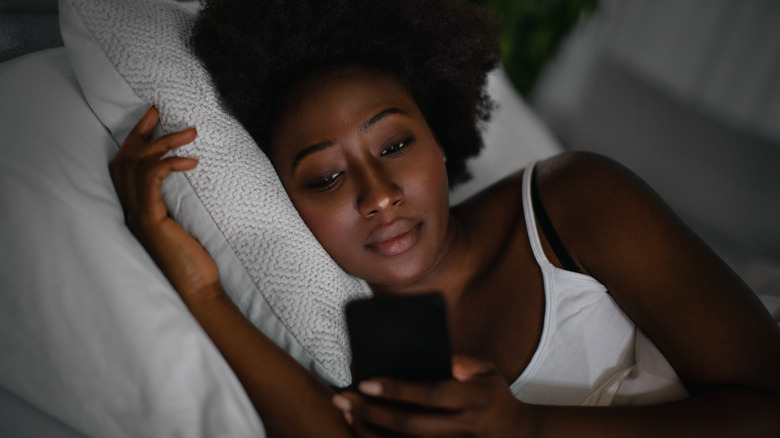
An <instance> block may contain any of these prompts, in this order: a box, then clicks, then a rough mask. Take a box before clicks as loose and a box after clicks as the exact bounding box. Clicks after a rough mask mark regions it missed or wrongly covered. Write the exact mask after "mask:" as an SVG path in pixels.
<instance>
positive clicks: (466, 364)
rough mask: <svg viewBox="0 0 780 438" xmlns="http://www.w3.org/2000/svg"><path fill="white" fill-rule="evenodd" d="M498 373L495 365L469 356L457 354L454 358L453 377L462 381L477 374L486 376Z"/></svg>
mask: <svg viewBox="0 0 780 438" xmlns="http://www.w3.org/2000/svg"><path fill="white" fill-rule="evenodd" d="M496 373H498V369H496V367H495V365H493V364H492V363H490V362H485V361H482V360H479V359H475V358H473V357H469V356H455V357H453V358H452V377H454V378H455V379H456V380H458V381H460V382H465V381H467V380H469V379H471V378H473V377H475V376H480V375H482V376H484V375H490V374H496Z"/></svg>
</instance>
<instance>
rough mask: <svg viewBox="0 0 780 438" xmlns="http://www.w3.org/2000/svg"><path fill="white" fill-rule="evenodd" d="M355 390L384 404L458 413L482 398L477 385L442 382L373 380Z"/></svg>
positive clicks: (365, 382) (480, 388) (480, 387)
mask: <svg viewBox="0 0 780 438" xmlns="http://www.w3.org/2000/svg"><path fill="white" fill-rule="evenodd" d="M358 390H359V391H360V392H361V393H362V394H364V395H366V396H369V397H375V398H379V399H382V400H384V401H386V402H395V403H405V404H410V405H416V406H420V407H424V408H428V409H439V410H461V409H465V408H466V407H468V406H470V405H472V404H473V402H474V401H475V400H481V399H482V398H483V394H482V392H484V391H483V388H482V386H481V385H477V384H469V383H462V382H458V381H457V380H452V379H451V380H444V381H439V382H416V381H403V380H397V379H389V378H374V379H371V380H367V381H363V382H360V384H359V385H358Z"/></svg>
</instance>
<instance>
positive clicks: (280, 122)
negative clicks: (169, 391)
mask: <svg viewBox="0 0 780 438" xmlns="http://www.w3.org/2000/svg"><path fill="white" fill-rule="evenodd" d="M156 122H157V114H156V111H155V110H153V109H152V110H150V111H149V112H148V113H147V115H146V116H145V117H144V118H143V119H142V120H141V121H140V122H139V125H138V126H137V127H136V129H135V130H134V131H133V133H132V134H131V135H130V136H129V137H128V139H127V141H126V142H125V143H124V144H123V146H122V148H120V151H119V152H118V154H117V157H116V158H115V159H114V160H113V161H112V164H111V172H112V177H113V178H114V184H115V186H116V187H117V192H118V194H119V196H120V199H121V200H122V204H123V206H124V208H125V213H126V218H127V223H128V226H129V227H130V229H131V231H133V233H134V234H135V235H136V236H137V237H138V238H139V240H140V241H141V242H142V243H143V244H144V246H145V247H146V249H147V251H149V253H150V254H151V255H152V257H153V258H154V259H155V260H156V261H157V263H158V265H159V266H160V267H161V269H162V270H163V272H164V273H165V274H166V276H167V277H168V278H169V280H170V281H171V283H172V284H173V286H174V288H175V289H176V290H177V292H178V293H179V294H180V296H181V297H182V299H183V301H184V302H185V303H186V304H187V306H188V308H189V309H190V311H191V312H192V313H193V315H194V316H195V318H196V319H197V320H198V321H199V323H200V324H201V325H202V326H203V327H204V330H205V331H206V332H207V333H208V334H209V336H210V337H211V338H212V339H213V340H214V342H215V344H216V345H217V346H218V348H219V349H220V351H221V352H222V354H223V355H224V356H225V358H226V360H227V361H228V363H229V364H230V365H231V367H232V368H233V370H234V371H235V372H236V375H237V376H239V379H241V381H242V383H243V385H244V387H245V389H246V390H247V393H248V394H249V396H250V399H251V400H252V401H253V403H254V404H255V407H256V409H257V411H258V412H259V414H260V415H261V416H262V418H263V421H264V424H265V425H266V427H267V429H268V431H269V433H270V434H271V435H272V436H397V435H393V433H402V434H408V435H411V436H428V435H432V436H485V437H488V436H546V435H550V436H559V435H573V434H576V435H578V436H604V435H608V436H626V435H630V436H643V435H644V436H673V435H681V436H699V435H702V436H734V435H739V434H748V435H751V436H753V435H755V436H762V435H763V436H777V435H778V434H780V420H778V418H777V415H776V413H777V412H778V411H780V396H779V395H778V394H780V373H778V372H777V370H778V369H780V332H779V331H778V329H777V326H776V325H775V323H774V321H773V320H772V319H771V316H770V315H768V313H767V312H766V311H765V310H764V309H763V307H762V306H761V304H760V302H758V300H757V299H756V297H755V296H754V295H753V293H752V292H751V291H750V290H749V289H748V288H747V287H746V286H745V285H744V283H742V281H741V280H740V279H739V278H738V277H737V276H736V275H735V274H734V273H733V272H732V271H730V270H729V268H728V267H727V266H726V265H725V264H724V263H723V262H722V261H721V260H719V259H718V257H717V256H716V255H715V254H714V253H713V252H712V251H711V250H710V249H709V248H707V247H706V246H705V245H704V244H703V243H702V242H701V241H700V240H699V239H698V238H697V237H696V236H695V235H693V234H692V233H691V232H690V231H689V230H688V229H687V228H686V227H685V226H684V224H682V223H681V222H680V221H679V220H678V219H677V218H676V217H675V216H674V215H673V214H672V212H671V211H670V210H669V209H668V207H666V205H665V204H664V203H663V202H662V201H661V200H660V199H659V198H658V197H657V196H656V195H655V194H654V193H653V192H652V190H650V189H649V188H648V187H647V186H646V185H645V184H644V183H643V182H642V181H640V180H639V179H638V178H636V177H635V176H634V175H633V174H631V173H630V172H628V171H627V170H625V169H624V168H622V167H621V166H619V165H618V164H616V163H614V162H612V161H610V160H607V159H605V158H603V157H598V156H594V155H591V154H566V155H561V156H558V157H553V158H551V159H549V160H547V161H545V162H542V163H540V164H539V165H538V166H537V175H536V178H537V183H538V189H539V194H540V198H541V200H542V202H543V204H544V207H545V209H546V210H547V212H548V215H549V217H550V220H551V222H552V223H553V226H554V227H555V229H556V231H557V232H558V234H559V237H560V239H561V240H562V242H563V244H564V245H565V247H566V248H567V250H568V251H569V253H570V255H571V256H572V258H573V259H574V261H575V263H576V264H577V266H578V268H579V269H580V270H581V271H582V272H584V273H587V274H588V275H591V276H593V277H595V278H596V279H598V280H599V281H600V282H602V283H603V284H604V285H605V286H607V288H608V290H609V293H610V294H611V295H612V296H613V298H614V299H615V301H616V302H617V303H618V304H619V305H620V306H621V307H622V309H623V310H624V311H625V312H626V313H627V314H628V315H629V316H630V317H631V318H632V319H633V320H634V321H635V322H636V323H637V324H638V325H639V326H640V327H641V328H642V329H643V330H644V331H645V332H646V333H647V334H648V335H649V336H650V337H651V338H652V339H653V340H654V342H655V343H656V345H657V346H658V347H659V349H660V350H661V351H662V352H663V353H664V354H665V356H666V357H667V358H668V360H669V361H670V363H671V364H672V366H673V367H674V368H675V370H676V371H677V373H678V374H679V375H680V377H681V378H682V380H683V381H684V382H685V384H686V385H687V386H688V389H689V390H690V392H691V393H692V397H690V398H688V399H685V400H681V401H678V402H673V403H666V404H660V405H653V406H643V407H631V408H627V407H622V408H620V407H610V408H585V407H557V406H535V405H529V404H525V403H522V402H520V401H518V400H516V399H515V398H514V397H513V396H512V394H511V393H510V392H509V389H508V382H511V381H513V380H514V379H515V378H516V377H517V376H518V375H519V374H520V373H521V372H522V370H523V369H524V368H525V366H526V365H527V363H528V361H529V360H530V358H531V356H532V355H533V352H534V351H535V349H536V346H537V344H538V341H539V336H540V333H541V324H542V316H543V310H542V309H543V305H544V290H543V283H542V279H541V274H540V271H539V268H538V267H537V265H536V262H535V260H534V259H533V255H532V253H531V249H530V244H529V242H528V238H527V235H526V232H525V223H524V220H523V216H522V205H521V202H520V199H521V183H520V181H521V179H520V178H521V174H520V173H518V174H517V175H513V176H510V177H509V178H507V179H506V180H504V181H502V182H500V183H498V184H497V185H495V186H493V187H491V188H488V189H487V190H486V191H484V192H483V193H481V194H479V195H477V196H476V197H474V198H472V199H471V200H469V201H467V202H466V203H464V204H461V205H460V206H458V207H457V208H454V209H449V208H448V206H447V199H446V185H447V184H446V173H445V172H444V166H443V163H444V156H443V153H442V149H441V148H440V146H439V145H438V143H437V142H436V140H435V137H434V136H433V135H432V134H431V132H430V130H429V129H428V127H427V124H426V123H425V120H424V118H423V117H422V116H421V114H420V112H419V109H417V107H416V105H415V103H414V101H413V100H412V99H411V97H410V96H409V95H408V93H406V92H405V91H404V89H403V88H402V87H400V86H399V85H398V84H397V83H396V82H395V81H394V80H393V79H392V78H391V77H388V76H385V75H382V74H380V73H377V72H371V71H366V70H361V69H357V68H342V69H336V70H332V71H329V72H325V73H323V74H322V75H317V76H316V77H312V78H310V79H307V80H305V81H303V82H302V83H300V84H298V86H297V87H296V88H295V89H294V90H293V92H292V94H291V96H290V99H289V100H288V102H287V104H286V106H285V107H284V108H282V110H281V111H280V113H279V114H278V115H277V118H276V120H275V123H274V129H273V132H272V135H271V139H272V140H271V145H270V146H271V147H270V151H271V152H270V157H271V160H272V162H273V163H274V166H275V167H276V169H277V172H278V173H279V175H280V178H281V180H282V183H283V184H284V186H285V189H286V190H287V191H288V193H289V194H290V197H291V199H292V200H293V203H294V205H295V206H296V208H297V209H298V211H299V213H300V214H301V216H302V217H303V219H304V221H305V222H306V223H307V225H308V226H309V227H310V228H311V229H312V231H313V232H314V234H315V236H316V237H317V238H318V239H319V240H320V241H321V242H322V244H323V246H324V247H325V249H326V250H327V251H328V252H329V253H330V254H331V256H332V257H333V258H334V260H336V261H337V262H338V263H339V264H340V265H341V266H342V267H343V268H345V269H346V270H347V271H349V272H351V273H353V274H356V275H359V276H361V277H363V278H365V279H366V280H367V281H368V282H369V283H370V284H371V285H372V287H373V288H374V289H375V291H376V292H377V293H407V294H408V293H419V292H427V291H431V290H436V291H440V292H441V293H442V294H443V295H444V296H445V299H446V301H447V305H448V308H449V309H448V310H449V314H450V321H451V327H450V330H451V337H452V342H453V350H454V351H455V353H456V354H457V356H456V358H455V359H454V362H453V379H451V380H448V381H444V382H435V383H411V382H403V381H397V380H392V379H385V378H375V379H371V380H369V381H365V382H360V384H359V385H358V387H357V389H356V390H353V391H346V392H344V393H342V394H339V395H335V396H334V394H332V393H331V392H330V391H329V390H328V389H327V388H325V387H324V386H323V385H322V384H321V383H320V382H318V381H317V380H316V379H314V378H313V377H312V376H311V375H309V374H308V373H307V372H306V371H305V370H304V369H302V368H301V367H300V366H299V365H298V364H297V363H296V362H295V361H294V360H292V359H291V358H290V357H289V356H288V355H287V354H286V353H285V352H284V351H281V350H280V349H278V348H277V347H276V346H275V345H273V343H272V342H270V341H269V340H268V339H267V338H266V337H265V336H264V335H263V334H262V333H260V332H259V331H257V330H256V329H255V328H254V326H253V325H252V324H250V323H248V322H247V321H246V320H245V319H244V318H243V316H242V315H241V313H240V312H239V311H238V310H237V309H236V307H235V306H234V305H233V304H232V302H230V300H229V298H227V296H226V294H225V293H224V291H223V290H222V288H221V286H220V284H219V277H218V275H217V271H216V267H215V266H214V263H213V261H212V260H211V258H210V257H209V256H208V254H207V253H206V252H205V251H204V250H203V248H202V247H201V246H200V245H199V244H198V243H197V241H195V240H194V239H193V238H191V237H190V236H189V235H188V234H187V233H186V232H184V230H182V229H181V227H179V226H178V224H176V222H174V221H173V220H171V219H170V218H169V217H168V216H167V211H166V210H165V207H164V205H163V204H162V201H161V199H160V184H161V182H162V181H163V179H164V178H165V177H166V176H167V175H168V174H170V172H174V171H186V170H188V169H191V168H193V167H194V166H195V165H197V162H196V161H195V160H192V159H184V158H162V157H163V155H164V154H165V153H166V152H167V151H169V150H170V149H173V148H176V147H180V146H182V145H185V144H187V143H188V142H190V141H192V139H193V138H194V136H195V132H194V130H186V131H183V132H180V133H175V134H171V135H169V136H166V137H163V138H161V139H157V140H155V141H151V142H150V139H149V136H150V133H151V130H152V128H153V127H154V125H155V124H156ZM410 139H411V140H410ZM496 212H501V214H496ZM540 237H541V240H542V246H543V249H544V251H545V254H546V255H547V257H548V259H550V260H551V262H552V263H553V264H556V265H558V266H560V264H559V262H558V260H557V259H556V258H555V256H554V254H553V252H552V251H551V250H550V247H549V245H548V243H547V241H546V238H545V236H544V235H543V234H542V235H541V236H540ZM487 315H489V318H487V317H486V316H487ZM485 321H490V323H485ZM257 363H263V366H262V367H258V366H256V364H257ZM386 401H393V402H398V403H396V404H387V403H386ZM411 406H413V408H411ZM300 418H307V421H305V422H302V421H300Z"/></svg>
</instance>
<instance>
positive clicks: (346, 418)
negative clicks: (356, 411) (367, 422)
mask: <svg viewBox="0 0 780 438" xmlns="http://www.w3.org/2000/svg"><path fill="white" fill-rule="evenodd" d="M343 412H344V421H346V422H347V424H349V425H350V426H352V423H353V422H354V420H353V419H352V414H351V413H350V412H349V411H343Z"/></svg>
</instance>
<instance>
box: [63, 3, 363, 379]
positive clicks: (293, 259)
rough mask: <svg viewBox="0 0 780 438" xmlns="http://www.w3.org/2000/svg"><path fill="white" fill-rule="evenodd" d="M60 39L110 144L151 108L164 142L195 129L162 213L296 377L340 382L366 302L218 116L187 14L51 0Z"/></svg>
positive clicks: (236, 128) (175, 7) (240, 132)
mask: <svg viewBox="0 0 780 438" xmlns="http://www.w3.org/2000/svg"><path fill="white" fill-rule="evenodd" d="M60 17H61V23H60V24H61V30H62V35H63V39H64V41H65V45H66V47H67V49H68V52H69V55H70V59H71V62H72V64H73V69H74V71H75V72H76V76H77V78H78V81H79V83H80V84H81V87H82V89H83V90H84V94H85V96H86V99H87V101H88V102H89V104H90V106H91V107H92V109H93V110H94V112H95V114H96V115H97V116H98V118H99V119H100V120H101V121H102V123H103V124H104V125H105V126H106V127H107V128H108V129H109V130H110V131H111V134H112V135H113V137H114V139H115V140H116V141H117V143H120V144H121V142H122V141H124V139H125V137H126V136H127V134H128V133H129V131H130V130H131V129H132V127H133V125H134V124H135V123H136V121H137V120H139V119H140V116H141V114H143V112H144V110H145V109H146V108H147V107H148V106H149V105H150V104H154V105H155V106H157V108H159V109H160V113H161V121H160V126H161V128H162V132H163V133H167V132H171V131H176V130H180V129H183V128H185V127H187V126H191V125H194V126H196V127H197V128H198V138H197V140H196V141H195V142H194V144H192V145H190V146H187V147H186V148H184V149H182V150H181V151H180V152H179V153H181V154H183V155H195V156H198V157H199V158H200V164H199V165H198V167H197V168H196V169H195V170H192V171H190V172H187V173H186V174H181V173H179V174H174V175H172V176H171V177H170V178H169V179H168V180H167V181H166V184H165V185H164V187H163V194H164V197H165V200H166V204H167V205H168V207H169V209H170V211H171V214H172V215H173V216H174V217H175V218H176V219H177V220H178V221H179V222H180V223H181V224H182V225H183V226H184V227H185V228H186V229H187V230H188V231H190V233H192V234H193V235H194V236H195V237H196V238H198V240H200V241H201V243H202V244H203V245H204V246H205V247H206V248H207V249H208V251H209V252H210V253H211V254H212V256H213V257H214V259H215V261H216V262H217V265H218V266H219V268H220V273H221V276H222V282H223V285H224V287H225V289H226V290H227V292H228V293H229V294H230V296H231V297H232V299H233V300H234V301H235V302H236V303H237V304H238V306H239V307H240V308H241V309H242V311H243V312H244V314H245V315H246V316H247V317H248V318H249V319H250V320H251V321H253V322H254V323H255V325H257V326H258V327H259V328H260V329H261V330H263V331H264V332H265V333H266V334H267V335H268V336H270V337H271V338H272V339H273V340H274V341H275V342H276V343H277V344H279V345H281V346H282V347H283V348H284V349H285V350H287V351H288V352H290V354H292V355H293V356H294V357H295V358H296V359H297V360H298V361H299V362H300V363H302V364H303V365H304V366H305V367H307V368H308V369H310V370H311V371H313V372H314V373H315V374H317V375H319V376H320V377H321V378H323V379H324V380H325V381H327V382H329V383H331V384H335V385H346V384H348V383H349V382H350V376H349V350H348V342H347V334H346V329H345V325H344V322H343V311H342V309H343V305H344V303H345V302H346V301H347V300H349V299H352V298H356V297H359V296H364V295H365V294H367V293H368V288H367V287H366V285H365V284H364V283H363V282H362V281H360V280H358V279H355V278H354V277H352V276H350V275H348V274H346V273H345V272H344V271H343V270H341V269H340V268H339V267H338V266H337V265H336V264H335V262H333V261H332V259H331V258H330V257H329V256H328V254H327V253H326V252H325V251H324V250H323V249H322V247H321V246H320V245H319V243H318V242H317V240H316V239H315V238H314V236H313V235H312V234H311V232H310V231H309V229H308V228H307V227H306V225H305V224H304V223H303V221H302V220H301V219H300V217H299V216H298V214H297V212H296V211H295V209H294V207H293V206H292V203H291V202H290V201H289V199H288V197H287V195H286V193H285V191H284V189H283V187H282V185H281V183H280V182H279V181H278V178H277V176H276V173H275V172H274V170H273V167H272V166H271V164H270V162H269V161H268V159H267V158H266V157H265V156H264V155H263V154H262V153H261V152H260V149H259V148H258V147H257V145H256V144H255V143H254V141H253V140H252V139H251V138H250V136H249V135H248V134H247V132H246V131H245V130H244V129H243V128H242V127H241V126H240V125H239V124H238V123H237V122H236V121H235V120H234V119H233V118H232V117H231V116H229V115H228V114H227V113H225V112H224V111H223V110H222V109H221V108H220V106H219V104H218V101H217V98H216V95H215V92H214V89H213V88H212V87H211V85H210V83H209V80H208V77H207V74H206V72H205V70H203V68H202V67H201V65H200V63H199V62H198V61H197V60H196V59H195V58H194V56H193V55H192V54H191V53H190V51H189V50H188V48H187V47H188V45H187V41H188V39H189V35H190V29H191V27H192V24H193V23H194V18H195V10H194V8H193V7H189V6H186V5H182V4H179V3H175V2H171V1H160V0H133V1H121V0H60Z"/></svg>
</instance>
